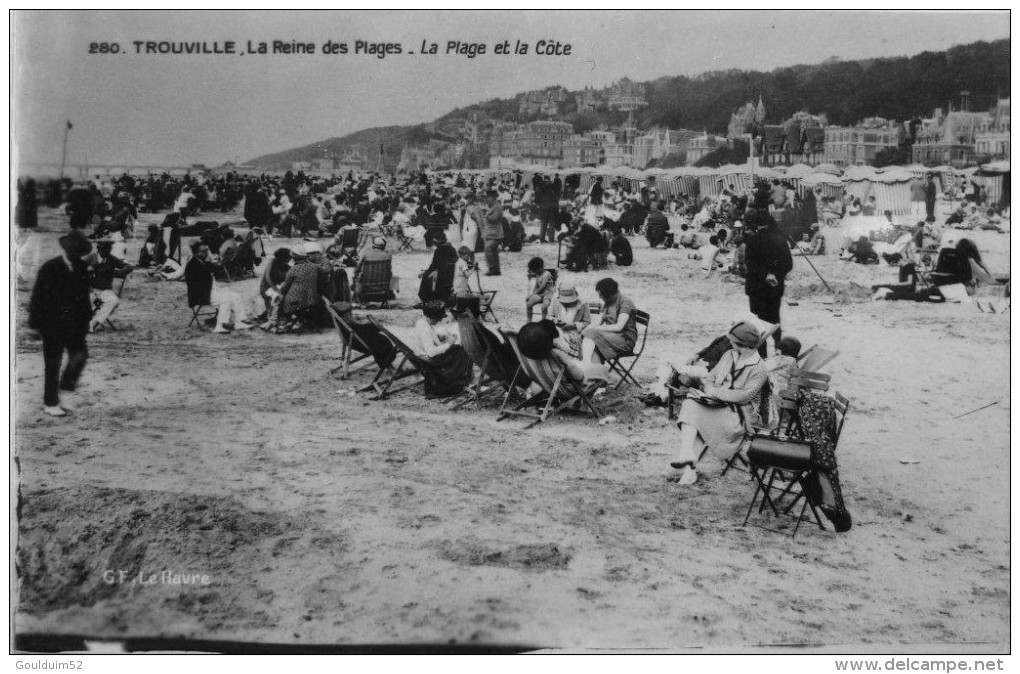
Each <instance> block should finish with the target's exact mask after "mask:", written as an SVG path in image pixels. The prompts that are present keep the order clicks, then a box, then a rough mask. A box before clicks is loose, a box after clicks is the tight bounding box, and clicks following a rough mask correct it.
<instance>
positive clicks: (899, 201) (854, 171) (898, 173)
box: [843, 166, 914, 215]
mask: <svg viewBox="0 0 1020 674" xmlns="http://www.w3.org/2000/svg"><path fill="white" fill-rule="evenodd" d="M913 180H914V175H913V174H912V173H911V172H910V171H908V170H906V169H904V168H903V167H901V166H895V167H891V168H889V169H886V170H878V169H875V168H872V167H870V166H851V167H850V168H848V169H847V170H846V173H844V174H843V182H844V185H845V189H846V191H847V192H848V193H850V194H852V195H853V196H854V197H856V198H858V199H860V200H861V203H862V204H866V203H867V201H868V199H869V198H870V197H875V205H876V208H877V211H878V212H877V215H880V214H882V213H884V212H885V211H890V212H891V213H892V214H893V215H909V214H910V212H911V202H910V183H911V181H913Z"/></svg>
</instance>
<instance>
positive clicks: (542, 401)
mask: <svg viewBox="0 0 1020 674" xmlns="http://www.w3.org/2000/svg"><path fill="white" fill-rule="evenodd" d="M500 334H502V335H503V337H504V339H506V340H507V342H509V343H510V347H511V348H512V349H513V350H514V353H515V354H516V355H517V360H518V361H519V362H520V364H521V366H520V367H519V368H518V369H517V373H516V374H515V375H514V379H513V381H512V382H511V384H510V386H511V388H510V390H509V391H507V394H506V397H505V398H504V399H503V405H502V406H501V407H500V408H499V416H498V417H496V421H502V420H503V419H505V418H506V417H509V416H520V417H525V418H528V419H532V422H531V423H530V424H528V425H527V426H525V428H531V427H532V426H534V425H536V424H539V423H542V422H543V421H545V420H546V419H547V418H549V416H550V415H551V414H556V413H557V412H560V411H562V410H564V409H566V408H568V407H573V406H575V405H577V404H578V403H583V405H584V407H586V408H587V410H588V411H589V412H590V413H591V414H592V415H593V416H594V417H595V418H596V419H601V418H602V412H600V411H599V408H598V407H596V406H595V403H594V402H592V399H591V396H592V394H593V393H595V391H596V390H597V389H598V388H599V387H601V386H602V385H603V383H604V382H602V381H593V382H591V383H589V384H585V383H583V382H578V381H576V380H574V379H573V377H571V375H570V373H569V372H568V371H567V368H566V366H565V365H563V364H561V363H560V362H558V361H557V360H556V359H555V357H554V356H553V355H552V354H550V355H549V356H547V357H545V358H543V359H542V360H536V359H534V358H528V357H527V356H525V355H524V354H523V353H521V349H520V346H518V344H517V333H516V332H512V331H510V330H500ZM522 377H527V378H529V379H531V380H532V381H533V382H534V383H536V384H538V386H539V387H540V388H541V389H542V390H541V391H539V392H538V393H536V394H535V395H533V396H531V397H529V398H527V399H526V400H524V401H523V402H521V403H519V404H518V405H517V406H516V407H515V408H514V409H507V407H508V405H509V404H510V397H511V394H512V391H513V388H514V387H515V386H518V385H519V384H520V383H521V382H522ZM527 407H535V408H538V410H539V411H538V412H529V411H526V410H525V408H527Z"/></svg>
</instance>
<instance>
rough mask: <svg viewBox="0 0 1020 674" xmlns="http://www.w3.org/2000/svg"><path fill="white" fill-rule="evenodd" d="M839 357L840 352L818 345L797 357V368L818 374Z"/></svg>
mask: <svg viewBox="0 0 1020 674" xmlns="http://www.w3.org/2000/svg"><path fill="white" fill-rule="evenodd" d="M838 355H839V351H834V350H832V349H825V348H822V347H820V346H818V345H817V344H816V345H815V346H812V347H811V348H810V349H808V350H807V351H805V352H804V353H802V354H800V356H798V357H797V361H798V363H797V367H799V368H800V369H801V370H807V371H809V372H818V371H819V370H821V369H822V368H823V367H825V366H826V365H828V364H829V363H831V362H832V361H833V360H834V359H835V358H836V356H838Z"/></svg>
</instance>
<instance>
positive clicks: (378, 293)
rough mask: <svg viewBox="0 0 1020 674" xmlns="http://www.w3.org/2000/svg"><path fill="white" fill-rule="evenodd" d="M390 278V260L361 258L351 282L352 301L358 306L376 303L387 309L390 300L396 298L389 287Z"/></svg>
mask: <svg viewBox="0 0 1020 674" xmlns="http://www.w3.org/2000/svg"><path fill="white" fill-rule="evenodd" d="M392 280H393V265H392V260H362V262H361V267H360V269H359V271H358V273H357V275H356V276H355V277H354V281H353V282H352V283H351V288H352V300H353V301H352V303H353V304H356V305H360V306H364V305H366V304H372V303H377V304H379V305H381V306H382V308H383V309H388V308H389V306H390V301H391V300H394V299H396V298H395V297H394V295H393V291H392V290H391V289H390V284H391V283H392Z"/></svg>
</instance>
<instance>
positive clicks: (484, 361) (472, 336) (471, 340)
mask: <svg viewBox="0 0 1020 674" xmlns="http://www.w3.org/2000/svg"><path fill="white" fill-rule="evenodd" d="M455 315H456V318H457V327H458V329H459V330H460V344H461V346H463V347H464V350H465V351H467V354H468V356H470V357H471V360H472V362H474V364H475V366H476V367H477V368H478V378H477V379H475V381H474V383H473V384H471V385H470V386H469V387H468V389H467V391H466V393H467V395H466V397H465V398H464V399H463V400H461V401H460V402H458V403H457V404H456V405H454V406H453V408H452V409H455V410H456V409H460V408H461V407H463V406H464V405H467V404H468V403H471V402H473V403H475V405H476V406H479V407H480V406H481V403H482V401H483V400H485V401H488V400H491V399H494V398H498V396H499V395H500V394H501V393H503V394H506V393H508V392H510V391H511V390H513V389H515V388H516V389H518V390H519V391H520V392H521V393H524V392H525V391H526V390H527V387H528V386H530V385H531V381H530V380H528V379H526V378H524V377H522V379H521V380H519V381H517V382H516V385H515V384H514V376H515V374H516V373H517V370H518V369H519V368H520V362H519V361H518V360H517V359H516V357H512V358H507V357H506V356H507V355H508V354H507V351H506V349H504V348H503V346H504V345H503V344H501V343H500V341H499V338H498V337H497V336H496V335H495V334H494V333H492V332H491V331H490V330H489V329H488V328H486V327H485V326H484V325H482V323H481V321H480V320H479V319H477V318H475V317H474V316H473V315H471V312H469V311H462V312H456V313H455ZM510 354H513V351H512V350H511V351H510Z"/></svg>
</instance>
